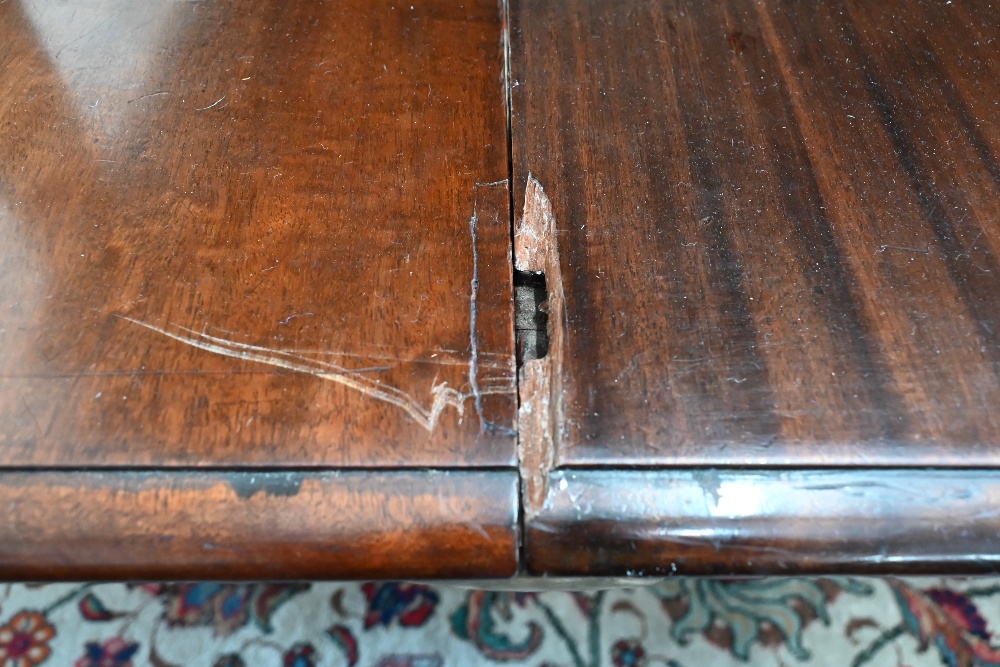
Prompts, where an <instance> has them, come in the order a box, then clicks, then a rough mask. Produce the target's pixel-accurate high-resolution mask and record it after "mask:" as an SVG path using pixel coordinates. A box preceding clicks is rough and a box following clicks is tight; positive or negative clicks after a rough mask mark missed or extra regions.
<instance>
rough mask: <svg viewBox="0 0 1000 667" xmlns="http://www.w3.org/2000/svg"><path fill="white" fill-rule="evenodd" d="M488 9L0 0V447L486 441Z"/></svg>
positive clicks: (199, 456) (492, 334)
mask: <svg viewBox="0 0 1000 667" xmlns="http://www.w3.org/2000/svg"><path fill="white" fill-rule="evenodd" d="M501 18H502V17H501V13H500V10H499V8H498V7H497V5H496V3H495V2H494V1H493V0H483V1H477V0H473V1H472V2H465V3H463V4H461V5H459V4H456V3H452V2H444V1H437V0H426V1H420V2H412V3H410V2H407V3H401V4H400V3H397V4H395V5H393V4H390V3H370V2H367V1H362V0H357V1H348V2H337V3H312V2H308V3H307V2H294V3H286V2H278V1H267V2H249V1H243V0H215V1H212V2H206V3H174V2H169V3H134V2H128V1H127V0H94V1H93V2H86V3H71V4H68V5H66V4H58V3H55V4H54V3H41V4H37V3H27V2H18V1H13V2H6V3H2V4H0V25H2V26H3V28H2V32H3V40H0V238H2V239H3V245H2V247H0V313H2V321H0V466H12V465H13V466H26V465H41V466H47V467H53V466H104V465H116V466H171V465H200V466H211V465H251V466H253V465H269V466H283V467H294V466H310V465H314V464H322V465H329V466H380V467H393V466H404V467H405V466H425V465H431V466H465V465H510V464H512V463H513V460H514V438H513V428H514V418H515V411H516V397H515V387H514V355H513V327H512V319H511V317H512V315H511V307H510V302H511V296H510V290H511V287H510V274H511V268H510V262H511V260H510V244H509V204H508V200H509V198H508V192H507V184H506V178H507V174H508V161H507V141H506V113H505V107H506V105H505V97H504V88H503V85H502V78H501V77H502V73H503V52H502V38H501V29H502V21H501Z"/></svg>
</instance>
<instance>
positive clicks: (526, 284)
mask: <svg viewBox="0 0 1000 667" xmlns="http://www.w3.org/2000/svg"><path fill="white" fill-rule="evenodd" d="M548 301H549V292H548V290H547V289H546V287H545V274H544V273H543V272H542V271H514V334H515V340H516V343H517V367H518V368H520V367H521V365H522V364H524V362H526V361H531V360H532V359H542V358H544V357H545V355H546V354H548V353H549V309H548V305H549V304H548Z"/></svg>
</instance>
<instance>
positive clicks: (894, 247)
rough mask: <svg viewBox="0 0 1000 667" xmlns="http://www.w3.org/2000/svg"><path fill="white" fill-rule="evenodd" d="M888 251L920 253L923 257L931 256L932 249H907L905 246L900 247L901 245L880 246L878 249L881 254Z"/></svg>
mask: <svg viewBox="0 0 1000 667" xmlns="http://www.w3.org/2000/svg"><path fill="white" fill-rule="evenodd" d="M886 250H902V251H904V252H916V253H920V254H921V255H929V254H931V249H930V248H907V247H905V246H899V245H880V246H879V247H878V251H879V252H885V251H886Z"/></svg>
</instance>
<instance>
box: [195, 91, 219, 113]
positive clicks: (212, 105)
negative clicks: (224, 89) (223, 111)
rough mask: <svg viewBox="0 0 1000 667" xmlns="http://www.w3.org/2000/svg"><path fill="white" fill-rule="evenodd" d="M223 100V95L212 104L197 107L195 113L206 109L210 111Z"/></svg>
mask: <svg viewBox="0 0 1000 667" xmlns="http://www.w3.org/2000/svg"><path fill="white" fill-rule="evenodd" d="M224 99H226V96H225V95H223V96H222V97H220V98H219V99H217V100H215V101H214V102H212V103H211V104H209V105H208V106H207V107H198V108H197V109H195V111H207V110H208V109H211V108H212V107H214V106H215V105H217V104H218V103H219V102H221V101H222V100H224Z"/></svg>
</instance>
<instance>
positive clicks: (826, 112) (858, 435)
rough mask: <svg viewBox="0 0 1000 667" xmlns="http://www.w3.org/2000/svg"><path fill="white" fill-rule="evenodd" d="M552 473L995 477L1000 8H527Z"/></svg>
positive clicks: (516, 53)
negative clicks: (554, 248) (555, 286)
mask: <svg viewBox="0 0 1000 667" xmlns="http://www.w3.org/2000/svg"><path fill="white" fill-rule="evenodd" d="M511 12H512V19H511V20H512V37H511V38H512V50H511V63H512V69H513V75H512V77H513V80H512V83H511V88H512V94H513V97H512V104H513V154H514V174H515V178H514V184H515V201H516V202H518V208H517V209H516V210H517V212H518V214H520V202H522V201H524V197H525V189H524V188H525V184H526V183H527V181H528V178H529V174H530V175H531V176H533V177H534V178H535V179H537V182H538V183H539V184H540V185H541V187H543V188H544V190H545V193H546V194H547V196H548V198H549V199H550V200H551V203H552V211H553V216H554V218H555V225H556V229H557V231H556V240H557V245H558V251H559V257H560V269H561V283H562V285H563V288H564V292H565V315H564V318H563V320H562V321H561V322H558V323H557V324H558V325H559V326H562V327H563V329H564V330H565V331H564V335H563V339H564V341H565V343H564V345H565V350H564V354H563V361H562V372H561V381H562V387H563V393H562V395H561V396H562V406H561V412H560V415H559V416H560V423H559V425H558V427H557V432H558V434H559V442H558V443H557V451H556V452H555V455H554V457H553V459H554V464H555V466H556V467H558V466H574V465H588V466H589V465H609V466H613V465H629V466H663V465H671V464H684V465H714V464H724V465H748V464H750V465H792V466H829V465H837V466H870V465H876V466H877V465H890V466H910V465H948V466H950V465H960V466H971V465H984V466H988V465H996V464H997V463H998V462H1000V446H998V445H1000V410H998V409H997V407H998V406H1000V259H998V257H1000V123H998V121H997V119H998V117H1000V23H998V22H997V21H996V20H995V18H996V10H995V7H994V6H993V4H992V3H991V2H989V1H988V0H981V1H978V0H968V1H966V0H963V1H961V2H958V1H956V2H953V3H936V2H921V1H919V0H888V1H881V2H864V1H861V0H822V1H820V0H807V1H805V2H801V1H797V0H796V1H792V0H722V1H720V2H696V1H691V2H687V1H680V0H672V1H667V2H660V1H656V2H648V1H636V2H618V1H617V0H565V1H564V2H546V1H544V0H512V3H511Z"/></svg>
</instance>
